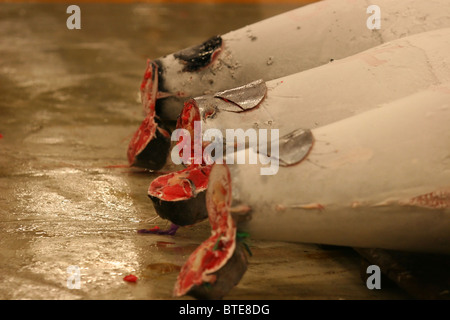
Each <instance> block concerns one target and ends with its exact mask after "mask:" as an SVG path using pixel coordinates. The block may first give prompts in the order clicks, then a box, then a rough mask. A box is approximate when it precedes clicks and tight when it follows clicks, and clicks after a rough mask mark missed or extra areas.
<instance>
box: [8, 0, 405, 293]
mask: <svg viewBox="0 0 450 320" xmlns="http://www.w3.org/2000/svg"><path fill="white" fill-rule="evenodd" d="M66 7H67V6H66V5H42V4H0V134H1V135H0V298H1V299H172V298H173V297H172V290H173V286H174V283H175V279H176V276H177V274H178V271H179V269H180V267H181V266H182V265H183V264H184V261H185V260H186V259H187V257H188V256H189V254H190V253H191V252H192V251H193V250H194V249H195V248H196V247H197V245H198V244H199V243H200V242H201V241H203V240H204V239H206V238H207V237H208V234H209V232H210V230H209V225H208V223H207V222H204V223H200V224H198V225H195V226H192V227H186V228H181V229H180V230H179V231H178V233H177V234H176V235H175V236H159V235H150V234H138V233H137V230H138V229H143V228H152V227H155V226H160V227H161V228H166V227H168V226H169V223H168V222H167V221H165V220H162V219H160V218H158V217H157V215H156V214H155V212H154V209H153V206H152V204H151V201H150V200H149V199H148V197H147V188H148V186H149V183H150V182H151V181H152V179H153V178H154V177H156V176H157V174H155V173H150V172H146V171H143V170H138V169H130V168H126V167H121V165H124V164H126V163H127V159H126V150H127V145H128V141H129V139H130V138H131V135H132V134H133V133H134V131H135V130H136V129H137V127H138V125H139V124H140V122H141V121H142V119H143V114H142V108H141V105H140V102H139V95H138V90H139V85H140V82H141V79H142V76H143V72H144V70H145V65H146V60H147V58H157V57H159V56H162V55H165V54H168V53H172V52H175V51H178V50H179V49H182V48H185V47H188V46H191V45H194V44H198V43H201V42H202V41H204V40H205V39H207V38H209V37H210V36H212V35H214V34H221V33H225V32H228V31H231V30H233V29H236V28H240V27H243V26H245V25H247V24H250V23H253V22H256V21H258V20H261V19H263V18H266V17H269V16H272V15H274V14H278V13H281V12H283V11H286V10H288V9H292V8H294V6H292V5H290V6H289V5H265V6H261V5H260V6H254V5H192V4H189V5H181V4H180V5H151V4H133V5H131V4H127V5H124V4H121V5H92V4H82V5H80V7H81V26H82V29H81V30H68V29H67V28H66V19H67V17H68V14H66ZM166 169H167V168H166ZM169 169H170V168H169ZM251 250H252V252H253V257H251V258H250V265H249V269H248V272H247V273H246V275H245V276H244V278H243V279H242V281H241V283H240V284H239V285H238V286H237V287H236V288H235V289H233V291H232V292H230V294H229V296H227V298H229V299H391V298H392V299H396V298H404V297H405V296H404V295H403V293H402V292H401V291H399V290H397V289H396V288H395V287H388V288H383V289H382V290H368V289H367V288H366V286H365V283H364V282H363V281H362V280H361V279H360V271H359V269H360V258H359V256H358V255H357V254H356V253H355V252H354V251H353V250H351V249H347V248H334V249H333V250H329V249H326V250H325V249H323V248H321V247H318V246H315V245H301V244H291V243H279V242H262V241H258V242H256V241H252V242H251ZM69 266H76V268H77V270H79V271H80V287H79V289H70V288H69V287H70V284H69V285H68V280H70V279H72V278H71V276H73V274H70V273H68V272H67V268H68V267H69ZM128 274H134V275H136V276H137V277H138V281H137V282H136V283H129V282H125V281H124V280H123V277H124V276H126V275H128ZM70 283H73V282H70ZM186 299H189V298H186Z"/></svg>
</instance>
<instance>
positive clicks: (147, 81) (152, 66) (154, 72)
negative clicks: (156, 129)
mask: <svg viewBox="0 0 450 320" xmlns="http://www.w3.org/2000/svg"><path fill="white" fill-rule="evenodd" d="M140 91H141V102H142V106H143V107H144V111H145V113H146V114H148V113H155V104H156V99H157V95H158V65H157V63H156V61H152V60H148V61H147V69H145V73H144V78H143V79H142V83H141V87H140Z"/></svg>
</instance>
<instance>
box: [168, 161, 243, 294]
mask: <svg viewBox="0 0 450 320" xmlns="http://www.w3.org/2000/svg"><path fill="white" fill-rule="evenodd" d="M230 204H231V179H230V173H229V171H228V168H227V167H226V165H218V164H215V165H214V166H213V169H212V170H211V173H210V180H209V183H208V188H207V191H206V207H207V210H208V215H209V222H210V225H211V228H212V231H211V237H209V238H208V239H207V240H206V241H205V242H203V243H202V244H201V245H200V246H199V247H198V248H197V249H196V250H195V251H194V252H193V253H192V254H191V256H190V257H189V258H188V260H187V262H186V263H185V265H184V266H183V268H182V269H181V272H180V274H179V275H178V278H177V282H176V284H175V289H174V295H175V296H183V295H191V296H193V297H195V298H197V299H221V298H223V297H224V296H225V295H226V294H227V293H228V292H229V291H230V290H231V289H232V288H233V287H234V286H236V285H237V284H238V283H239V281H240V280H241V278H242V276H243V275H244V273H245V272H246V270H247V257H246V255H245V252H244V250H242V248H241V246H240V244H239V243H238V241H237V238H236V235H237V232H236V224H235V222H234V220H233V217H232V215H231V213H230Z"/></svg>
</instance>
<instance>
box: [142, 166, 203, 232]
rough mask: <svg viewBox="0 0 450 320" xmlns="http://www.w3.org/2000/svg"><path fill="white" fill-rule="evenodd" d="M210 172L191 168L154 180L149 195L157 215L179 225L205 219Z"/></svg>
mask: <svg viewBox="0 0 450 320" xmlns="http://www.w3.org/2000/svg"><path fill="white" fill-rule="evenodd" d="M210 170H211V166H199V165H191V166H190V167H188V168H186V169H184V170H181V171H177V172H171V173H169V174H165V175H162V176H159V177H158V178H156V179H155V180H153V181H152V183H151V184H150V187H149V189H148V196H149V198H150V199H151V200H152V202H153V205H154V207H155V210H156V213H157V214H158V215H159V216H160V217H161V218H163V219H167V220H169V221H170V222H172V223H174V224H176V225H178V226H186V225H192V224H195V223H197V222H200V221H202V220H205V219H206V218H207V217H208V212H207V210H206V200H205V194H206V188H207V186H208V178H209V173H210Z"/></svg>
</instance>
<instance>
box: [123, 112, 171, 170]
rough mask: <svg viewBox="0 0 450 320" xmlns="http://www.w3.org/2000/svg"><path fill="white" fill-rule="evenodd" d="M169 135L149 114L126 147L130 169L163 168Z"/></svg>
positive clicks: (168, 146)
mask: <svg viewBox="0 0 450 320" xmlns="http://www.w3.org/2000/svg"><path fill="white" fill-rule="evenodd" d="M170 143H171V142H170V134H169V132H168V131H167V130H165V129H164V128H162V127H160V126H159V125H158V123H156V122H155V118H154V114H153V112H150V113H149V114H147V116H146V117H145V119H144V121H142V123H141V125H140V126H139V128H138V130H137V131H136V132H135V133H134V136H133V138H132V139H131V141H130V143H129V145H128V152H127V156H128V162H129V164H130V166H132V167H140V168H145V169H149V170H159V169H161V168H162V167H164V165H165V163H166V160H167V156H168V154H169V149H170Z"/></svg>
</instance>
